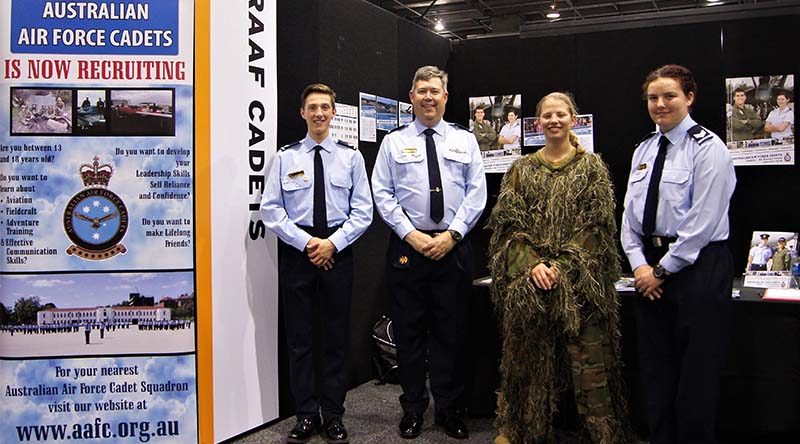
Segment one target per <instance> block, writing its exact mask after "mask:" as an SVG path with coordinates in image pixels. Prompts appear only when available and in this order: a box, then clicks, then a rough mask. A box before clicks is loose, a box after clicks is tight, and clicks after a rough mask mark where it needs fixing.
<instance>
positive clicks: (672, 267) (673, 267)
mask: <svg viewBox="0 0 800 444" xmlns="http://www.w3.org/2000/svg"><path fill="white" fill-rule="evenodd" d="M660 264H661V266H662V267H664V269H665V270H667V271H669V272H670V273H677V272H679V271H681V269H682V268H683V267H685V266H687V265H689V264H687V263H686V261H683V260H681V259H678V258H676V257H673V256H670V255H669V254H667V255H666V256H664V257H662V258H661V262H660Z"/></svg>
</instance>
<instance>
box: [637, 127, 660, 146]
mask: <svg viewBox="0 0 800 444" xmlns="http://www.w3.org/2000/svg"><path fill="white" fill-rule="evenodd" d="M655 135H656V132H655V131H653V132H652V133H649V134H648V135H646V136H644V137H642V138H641V139H639V141H638V142H636V145H635V146H636V147H637V148H638V147H639V145H641V144H642V142H644V141H645V140H647V139H649V138H651V137H653V136H655Z"/></svg>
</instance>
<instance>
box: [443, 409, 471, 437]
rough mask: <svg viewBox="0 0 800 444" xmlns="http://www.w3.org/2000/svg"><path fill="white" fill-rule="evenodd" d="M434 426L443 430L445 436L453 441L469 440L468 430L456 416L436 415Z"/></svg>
mask: <svg viewBox="0 0 800 444" xmlns="http://www.w3.org/2000/svg"><path fill="white" fill-rule="evenodd" d="M435 424H436V425H437V426H439V427H441V428H443V429H444V432H445V433H446V434H447V436H449V437H451V438H455V439H467V438H469V430H467V425H466V424H464V421H462V420H461V418H459V417H458V416H457V415H453V414H447V415H436V422H435Z"/></svg>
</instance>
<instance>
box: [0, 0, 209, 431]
mask: <svg viewBox="0 0 800 444" xmlns="http://www.w3.org/2000/svg"><path fill="white" fill-rule="evenodd" d="M193 11H194V2H192V1H187V0H161V1H157V2H156V1H139V2H128V3H126V2H115V1H112V0H95V1H93V2H87V3H82V2H52V1H46V0H7V1H3V2H0V23H2V26H0V28H1V29H3V30H5V31H6V32H4V33H3V34H2V36H0V58H2V60H3V62H2V65H0V71H2V76H0V79H2V80H0V104H2V105H3V106H2V107H0V167H1V168H0V213H2V227H0V228H2V231H0V246H2V249H0V261H1V263H2V266H0V304H2V307H0V313H2V319H1V320H0V324H2V327H0V384H1V385H2V386H3V387H5V389H4V391H3V394H2V395H1V396H2V400H0V415H2V416H3V418H4V421H3V423H2V425H0V442H56V441H64V440H70V441H73V442H89V441H91V442H98V443H102V442H122V443H125V442H131V443H133V442H151V443H194V442H197V440H198V437H197V409H196V402H197V394H196V393H197V384H196V376H195V371H196V343H195V334H194V330H193V329H194V318H195V304H194V294H195V288H194V281H195V276H194V263H195V240H194V235H193V233H194V219H193V217H194V216H193V215H194V134H193V131H194V115H193V112H194V88H193V72H194V68H193V46H194V29H193V23H194V19H193ZM90 425H91V427H90Z"/></svg>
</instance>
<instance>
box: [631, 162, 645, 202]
mask: <svg viewBox="0 0 800 444" xmlns="http://www.w3.org/2000/svg"><path fill="white" fill-rule="evenodd" d="M646 177H648V176H647V170H636V171H634V172H633V173H632V174H631V177H630V178H629V179H628V190H630V193H631V200H633V201H638V200H639V198H640V197H641V196H642V195H644V193H646V192H647V186H648V182H649V181H646V180H644V179H645V178H646Z"/></svg>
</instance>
